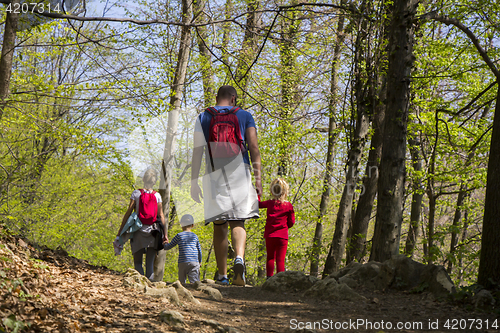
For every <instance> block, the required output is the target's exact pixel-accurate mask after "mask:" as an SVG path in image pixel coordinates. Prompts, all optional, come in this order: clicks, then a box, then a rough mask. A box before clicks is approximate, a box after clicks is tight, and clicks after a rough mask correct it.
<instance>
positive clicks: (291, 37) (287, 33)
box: [277, 9, 300, 176]
mask: <svg viewBox="0 0 500 333" xmlns="http://www.w3.org/2000/svg"><path fill="white" fill-rule="evenodd" d="M298 13H299V12H298V10H297V9H288V10H286V11H285V12H284V13H283V17H282V19H281V28H280V40H279V54H280V69H279V73H280V78H281V104H280V106H279V125H278V127H279V129H278V131H279V133H278V135H277V138H278V149H279V153H278V154H279V157H278V159H279V160H278V175H279V176H286V175H287V174H288V173H289V171H290V170H289V168H290V143H289V134H290V133H291V130H292V124H291V121H290V117H291V116H292V113H293V111H294V109H295V103H296V101H297V96H298V95H297V94H298V91H297V88H298V87H297V85H298V83H299V78H298V75H297V72H296V54H297V50H296V46H295V43H296V38H297V33H298V29H299V26H300V20H298V19H297V18H298Z"/></svg>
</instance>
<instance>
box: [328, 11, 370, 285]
mask: <svg viewBox="0 0 500 333" xmlns="http://www.w3.org/2000/svg"><path fill="white" fill-rule="evenodd" d="M365 5H366V4H365V3H364V2H363V4H362V7H361V8H363V7H364V6H365ZM366 22H367V21H366V20H364V19H361V20H360V21H359V22H358V33H357V37H356V42H355V50H354V52H355V54H354V66H355V68H354V71H355V73H354V76H355V84H354V94H355V97H356V128H355V130H354V136H353V138H352V143H351V147H350V150H349V155H348V161H347V165H348V168H347V175H346V184H345V185H344V190H343V192H342V198H341V199H340V203H339V210H338V212H337V219H336V221H335V232H334V234H333V239H332V243H331V245H330V250H329V252H328V256H327V258H326V262H325V269H324V270H323V277H325V276H327V275H329V274H331V273H333V272H335V271H336V270H338V268H339V267H340V263H341V260H342V257H343V255H344V251H345V244H346V241H347V230H348V228H349V225H350V221H351V215H352V205H353V199H354V194H355V189H356V185H357V182H358V172H359V162H360V160H361V156H362V152H363V148H364V146H365V143H366V139H367V137H368V130H369V125H370V120H369V115H368V114H369V111H368V109H369V105H370V103H369V95H370V94H369V91H370V88H371V87H370V82H372V80H370V73H367V69H368V68H367V67H366V66H367V65H366V64H369V63H371V59H370V58H369V57H370V56H369V55H367V52H366V48H365V45H366V43H365V41H366V39H367V38H368V37H367V36H368V31H367V23H366Z"/></svg>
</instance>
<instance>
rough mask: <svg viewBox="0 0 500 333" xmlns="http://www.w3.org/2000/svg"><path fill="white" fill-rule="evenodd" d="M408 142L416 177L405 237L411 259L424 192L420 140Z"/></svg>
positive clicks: (407, 253) (415, 242)
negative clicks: (408, 224)
mask: <svg viewBox="0 0 500 333" xmlns="http://www.w3.org/2000/svg"><path fill="white" fill-rule="evenodd" d="M408 142H409V146H410V155H411V164H412V167H413V171H415V173H416V175H415V176H414V178H413V180H412V190H413V194H412V198H411V208H410V226H409V228H408V236H407V237H406V245H405V254H406V255H407V256H410V257H413V254H414V252H415V246H416V245H417V237H418V228H419V225H420V212H421V211H422V199H423V197H424V192H423V189H422V180H421V177H420V174H419V173H420V171H422V158H421V154H420V149H421V148H420V140H419V139H418V138H410V139H409V140H408Z"/></svg>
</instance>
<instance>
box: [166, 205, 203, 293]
mask: <svg viewBox="0 0 500 333" xmlns="http://www.w3.org/2000/svg"><path fill="white" fill-rule="evenodd" d="M180 223H181V226H182V232H179V233H178V234H177V235H175V237H174V238H173V239H172V241H171V242H170V243H167V244H164V245H163V248H164V249H165V250H170V249H171V248H173V247H174V246H176V245H179V260H178V261H177V263H178V265H179V281H180V282H181V283H186V276H187V277H188V278H189V282H190V283H194V282H196V281H200V266H201V246H200V241H199V240H198V236H196V234H195V233H194V232H192V231H191V229H192V228H193V227H194V218H193V216H191V215H189V214H186V215H184V216H182V218H181V221H180Z"/></svg>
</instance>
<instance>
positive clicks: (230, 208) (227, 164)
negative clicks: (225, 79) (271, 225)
mask: <svg viewBox="0 0 500 333" xmlns="http://www.w3.org/2000/svg"><path fill="white" fill-rule="evenodd" d="M216 102H217V104H216V105H215V106H214V107H212V108H208V109H207V110H206V111H205V112H203V113H201V114H200V116H199V117H198V118H197V122H196V125H195V132H194V149H193V158H192V165H191V197H192V198H193V200H195V201H196V202H201V200H200V198H203V201H204V212H205V224H206V225H207V224H209V223H210V222H213V223H214V251H215V258H216V261H217V269H218V278H217V281H218V283H220V284H229V280H228V278H227V250H228V224H229V227H230V228H231V239H232V243H233V248H234V250H235V252H236V259H235V260H234V266H233V271H234V279H233V284H235V285H240V286H244V285H245V263H244V259H243V258H244V255H245V245H246V231H245V224H244V223H245V220H246V219H249V218H257V217H259V208H258V199H257V195H261V194H262V182H261V160H260V152H259V145H258V140H257V130H256V128H255V121H254V119H253V117H252V115H251V114H250V113H249V112H247V111H245V110H242V109H240V108H238V107H237V106H236V103H237V93H236V89H234V87H232V86H227V85H226V86H222V87H220V88H219V90H218V92H217V97H216ZM204 152H205V162H206V163H205V164H206V170H205V175H204V176H203V194H204V195H203V194H202V192H201V189H200V186H199V184H198V177H199V174H200V168H201V162H202V156H203V153H204ZM248 152H250V157H251V161H252V167H253V168H251V167H250V158H249V156H248ZM251 169H253V173H254V177H255V188H254V187H253V186H252V179H251V175H250V170H251Z"/></svg>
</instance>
